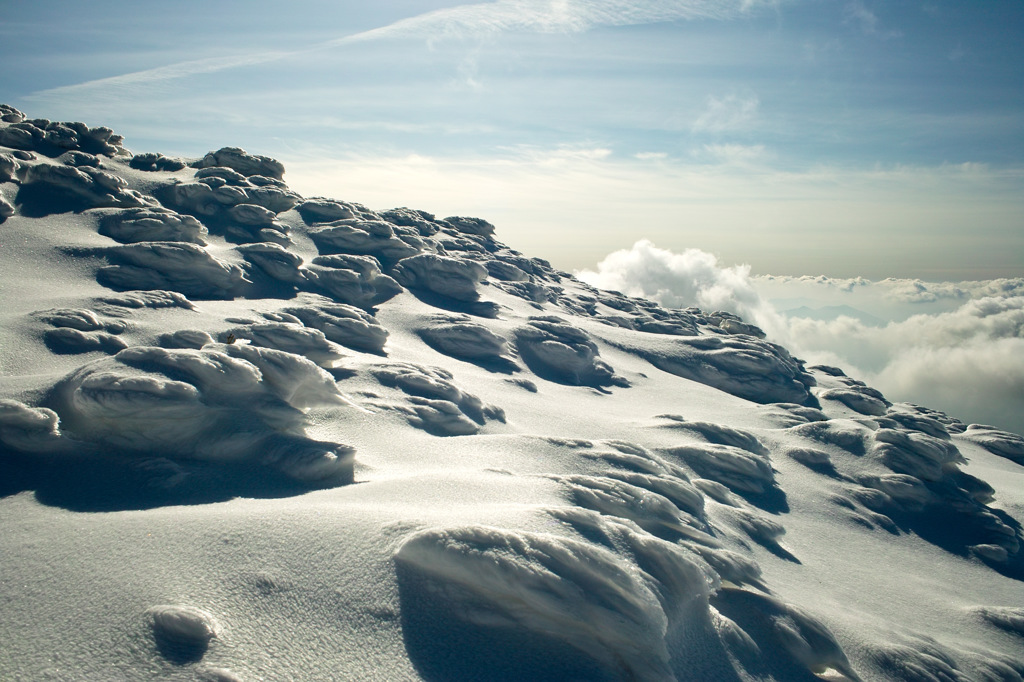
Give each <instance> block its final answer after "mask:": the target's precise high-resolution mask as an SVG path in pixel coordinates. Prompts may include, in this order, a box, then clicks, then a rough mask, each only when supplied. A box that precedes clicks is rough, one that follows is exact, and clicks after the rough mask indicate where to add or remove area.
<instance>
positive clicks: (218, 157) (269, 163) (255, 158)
mask: <svg viewBox="0 0 1024 682" xmlns="http://www.w3.org/2000/svg"><path fill="white" fill-rule="evenodd" d="M214 166H220V167H224V168H230V169H231V170H234V171H237V172H239V173H241V174H242V175H244V176H246V177H250V176H253V175H262V176H265V177H268V178H274V179H275V180H281V179H282V178H284V165H283V164H282V163H281V162H280V161H277V160H276V159H272V158H270V157H269V156H260V155H258V154H250V153H249V152H247V151H245V150H244V149H240V148H238V147H223V148H221V149H218V150H217V151H215V152H209V153H208V154H207V155H206V156H204V157H203V158H202V159H201V160H200V161H199V162H198V163H196V165H195V167H196V168H210V167H214Z"/></svg>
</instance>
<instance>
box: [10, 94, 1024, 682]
mask: <svg viewBox="0 0 1024 682" xmlns="http://www.w3.org/2000/svg"><path fill="white" fill-rule="evenodd" d="M0 119H2V123H0V297H2V298H0V302H2V305H0V524H2V528H3V533H2V534H0V679H3V680H97V681H100V680H104V681H105V680H144V679H160V680H164V679H168V680H218V681H222V682H224V681H228V680H354V679H362V680H428V681H431V682H442V681H449V680H456V681H458V680H464V681H469V680H509V681H511V680H588V681H590V680H595V681H599V680H640V681H645V682H646V681H652V682H653V681H663V680H680V681H683V680H723V681H727V682H741V681H744V682H745V681H748V680H779V681H783V680H785V681H790V680H814V679H831V680H844V679H845V680H878V681H881V680H906V681H908V682H909V681H913V682H925V681H928V682H931V681H935V682H953V681H957V682H959V681H962V680H978V681H986V682H987V681H991V680H1000V681H1009V680H1018V681H1019V680H1021V679H1022V675H1024V552H1022V551H1021V542H1022V535H1024V534H1022V526H1021V523H1022V521H1024V439H1022V438H1021V437H1020V436H1017V435H1014V434H1010V433H1006V432H1003V431H1000V430H998V429H995V428H993V427H988V426H984V425H973V424H972V425H969V426H968V425H966V424H964V423H962V422H960V421H958V420H957V419H956V418H954V417H952V416H948V415H946V414H942V413H940V412H937V411H933V410H929V409H927V408H924V407H919V406H916V405H910V404H893V403H891V402H890V401H888V400H886V398H885V396H883V395H882V394H881V393H879V392H878V391H876V390H874V389H872V388H870V387H869V386H865V385H864V384H863V383H861V382H859V381H857V380H855V379H853V378H850V377H847V376H846V375H845V374H844V373H843V371H842V370H840V369H838V368H835V367H827V366H816V367H807V366H805V365H804V363H803V362H802V361H800V360H799V359H797V358H795V357H793V356H791V355H790V353H789V352H787V351H786V349H784V348H782V347H781V346H778V345H775V344H772V343H771V342H770V341H769V340H766V339H765V338H763V337H764V334H763V333H762V332H761V330H760V329H758V328H757V327H754V326H753V325H751V324H748V323H745V322H744V321H743V320H740V319H738V318H737V317H736V316H735V315H730V314H728V313H720V312H715V311H702V310H698V309H696V308H687V309H668V308H664V307H662V306H660V305H658V304H655V303H652V302H650V301H646V300H642V299H636V298H630V297H627V296H624V295H622V294H619V293H616V292H609V291H602V290H599V289H596V288H594V287H592V286H589V285H587V284H584V283H582V282H580V281H578V280H576V279H574V278H573V277H572V276H570V275H569V274H567V273H564V272H559V271H557V270H555V269H554V268H552V267H551V266H550V265H549V264H548V263H547V262H546V261H544V260H541V259H539V258H530V257H527V256H524V255H523V254H520V253H517V252H515V251H513V250H511V249H509V248H508V247H506V246H504V245H503V244H502V243H501V242H500V241H497V239H496V238H495V235H496V232H495V228H494V226H493V225H491V224H490V223H488V222H486V221H485V220H481V219H477V218H468V217H451V218H446V219H438V218H436V217H435V216H433V215H431V214H429V213H426V212H424V211H418V210H411V209H408V208H398V209H392V210H387V211H374V210H371V209H369V208H366V207H365V206H362V205H359V204H356V203H353V202H350V201H340V200H334V199H326V198H303V197H301V196H299V195H298V194H296V193H295V192H293V191H292V190H290V189H289V188H288V186H287V185H286V184H285V182H284V176H285V169H284V168H283V166H282V165H281V164H280V163H278V162H277V161H275V160H273V159H269V158H266V157H262V156H258V155H254V154H249V153H247V152H245V151H243V150H241V149H237V148H224V149H220V150H217V151H212V152H210V153H209V154H207V155H206V156H205V157H203V158H202V159H199V160H190V159H173V158H169V157H166V156H163V155H160V154H156V153H146V154H135V155H133V154H132V153H131V152H129V151H128V150H126V149H124V147H123V146H122V144H123V142H122V140H121V138H120V137H118V136H116V135H114V134H113V132H112V131H111V130H109V129H107V128H94V127H90V126H87V125H85V124H82V123H75V122H66V123H59V122H51V121H46V120H42V119H27V118H26V117H25V116H24V115H23V114H22V113H21V112H19V111H17V110H15V109H13V108H11V107H7V106H0ZM341 191H343V188H341Z"/></svg>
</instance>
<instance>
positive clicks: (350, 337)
mask: <svg viewBox="0 0 1024 682" xmlns="http://www.w3.org/2000/svg"><path fill="white" fill-rule="evenodd" d="M281 312H283V313H286V314H289V315H294V316H295V317H296V318H297V319H298V320H300V321H301V322H302V324H304V325H306V326H307V327H311V328H313V329H318V330H320V331H321V332H323V335H324V336H325V337H326V338H327V339H328V340H330V341H333V342H334V343H337V344H341V345H342V346H345V347H346V348H352V349H354V350H358V351H363V352H366V353H377V354H382V353H383V352H384V344H385V343H387V340H388V330H387V329H385V328H384V327H383V326H381V324H380V323H379V322H378V321H377V320H376V319H375V318H374V317H373V315H370V314H369V313H367V312H366V311H364V310H362V309H360V308H357V307H355V306H351V305H345V304H343V303H319V304H315V303H307V304H306V305H303V306H297V307H292V308H284V309H283V310H282V311H281Z"/></svg>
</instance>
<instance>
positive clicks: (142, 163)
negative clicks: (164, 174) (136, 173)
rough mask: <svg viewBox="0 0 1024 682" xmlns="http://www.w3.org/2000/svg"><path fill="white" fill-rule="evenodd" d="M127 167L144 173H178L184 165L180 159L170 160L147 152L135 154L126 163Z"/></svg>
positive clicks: (161, 155) (158, 154)
mask: <svg viewBox="0 0 1024 682" xmlns="http://www.w3.org/2000/svg"><path fill="white" fill-rule="evenodd" d="M128 165H129V166H131V167H132V168H135V169H137V170H144V171H152V172H156V171H180V170H181V169H183V168H184V167H185V163H184V162H183V161H181V160H180V159H172V158H170V157H168V156H164V155H163V154H160V153H155V152H147V153H144V154H136V155H135V156H133V157H132V158H131V160H130V161H129V162H128Z"/></svg>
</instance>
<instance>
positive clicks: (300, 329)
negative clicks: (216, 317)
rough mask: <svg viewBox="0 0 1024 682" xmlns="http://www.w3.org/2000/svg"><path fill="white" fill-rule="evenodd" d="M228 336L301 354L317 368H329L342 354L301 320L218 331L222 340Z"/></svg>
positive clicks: (335, 346) (318, 332)
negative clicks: (317, 366)
mask: <svg viewBox="0 0 1024 682" xmlns="http://www.w3.org/2000/svg"><path fill="white" fill-rule="evenodd" d="M296 321H297V320H296ZM228 336H233V337H234V338H236V339H246V340H248V341H249V343H251V344H252V345H254V346H260V347H262V348H274V349H276V350H280V351H284V352H286V353H294V354H296V355H302V356H304V357H306V358H308V359H309V360H311V361H313V362H315V363H316V364H318V365H320V366H321V367H331V366H333V365H334V364H335V362H337V361H338V360H340V359H341V358H343V357H345V354H344V353H343V352H342V351H341V348H339V347H338V345H337V344H335V343H333V342H331V341H328V340H327V337H326V336H324V333H323V332H322V331H320V330H319V329H313V328H310V327H306V326H303V325H302V324H301V323H299V324H294V323H291V322H290V321H282V322H264V323H262V324H247V325H244V326H239V327H232V328H231V329H228V330H227V331H225V332H223V333H221V335H220V338H221V340H222V341H223V340H225V339H227V337H228Z"/></svg>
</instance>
